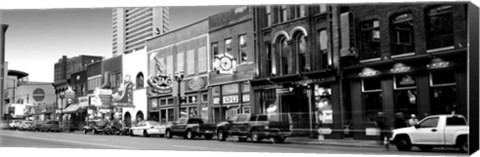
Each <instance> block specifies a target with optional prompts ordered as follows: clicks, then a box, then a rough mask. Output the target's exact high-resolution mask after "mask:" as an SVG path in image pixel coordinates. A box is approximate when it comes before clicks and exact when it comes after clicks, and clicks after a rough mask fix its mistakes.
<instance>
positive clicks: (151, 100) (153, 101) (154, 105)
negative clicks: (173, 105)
mask: <svg viewBox="0 0 480 157" xmlns="http://www.w3.org/2000/svg"><path fill="white" fill-rule="evenodd" d="M157 105H158V104H157V99H150V106H151V107H152V108H156V107H158V106H157Z"/></svg>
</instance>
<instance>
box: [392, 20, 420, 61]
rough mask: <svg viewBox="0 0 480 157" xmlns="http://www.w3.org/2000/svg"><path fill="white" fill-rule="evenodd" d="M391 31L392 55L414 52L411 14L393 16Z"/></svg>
mask: <svg viewBox="0 0 480 157" xmlns="http://www.w3.org/2000/svg"><path fill="white" fill-rule="evenodd" d="M392 29H393V30H392V31H391V32H392V33H393V34H392V37H393V39H392V42H393V44H392V55H398V54H404V53H410V52H415V39H414V38H415V37H414V28H413V17H412V14H411V13H404V14H400V15H397V16H394V17H393V19H392Z"/></svg>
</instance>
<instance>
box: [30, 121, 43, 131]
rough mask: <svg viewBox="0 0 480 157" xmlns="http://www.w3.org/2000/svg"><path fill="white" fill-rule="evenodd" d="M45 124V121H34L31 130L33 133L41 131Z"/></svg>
mask: <svg viewBox="0 0 480 157" xmlns="http://www.w3.org/2000/svg"><path fill="white" fill-rule="evenodd" d="M43 123H44V122H43V121H39V120H37V121H33V124H32V125H31V127H30V128H29V130H31V131H41V128H42V125H43Z"/></svg>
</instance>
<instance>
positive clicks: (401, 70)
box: [390, 63, 411, 73]
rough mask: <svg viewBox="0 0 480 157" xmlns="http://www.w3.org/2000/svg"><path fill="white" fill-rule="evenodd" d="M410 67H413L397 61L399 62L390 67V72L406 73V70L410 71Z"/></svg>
mask: <svg viewBox="0 0 480 157" xmlns="http://www.w3.org/2000/svg"><path fill="white" fill-rule="evenodd" d="M410 69H411V68H410V67H409V66H406V65H405V64H403V63H397V64H395V65H393V68H392V69H390V72H392V73H404V72H409V71H410Z"/></svg>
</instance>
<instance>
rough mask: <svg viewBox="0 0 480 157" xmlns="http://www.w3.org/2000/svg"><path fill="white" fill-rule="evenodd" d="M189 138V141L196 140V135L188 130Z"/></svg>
mask: <svg viewBox="0 0 480 157" xmlns="http://www.w3.org/2000/svg"><path fill="white" fill-rule="evenodd" d="M187 138H188V139H193V138H195V134H194V133H193V131H192V130H187Z"/></svg>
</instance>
